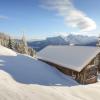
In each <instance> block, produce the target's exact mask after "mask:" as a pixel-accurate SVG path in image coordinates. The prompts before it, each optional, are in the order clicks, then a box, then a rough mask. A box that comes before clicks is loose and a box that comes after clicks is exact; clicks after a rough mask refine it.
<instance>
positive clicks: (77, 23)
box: [42, 0, 96, 32]
mask: <svg viewBox="0 0 100 100" xmlns="http://www.w3.org/2000/svg"><path fill="white" fill-rule="evenodd" d="M42 1H43V4H42V7H43V8H46V9H50V10H55V11H56V12H57V13H58V14H59V15H60V16H62V17H63V18H64V20H65V23H66V24H67V25H69V26H71V27H74V28H79V29H80V30H81V31H83V32H87V31H92V30H95V29H96V23H95V21H93V20H92V19H91V18H89V17H88V16H87V15H86V14H85V13H83V12H82V11H80V10H78V9H76V8H75V7H74V5H73V4H72V2H71V0H42Z"/></svg>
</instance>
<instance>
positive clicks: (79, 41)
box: [28, 34, 98, 51]
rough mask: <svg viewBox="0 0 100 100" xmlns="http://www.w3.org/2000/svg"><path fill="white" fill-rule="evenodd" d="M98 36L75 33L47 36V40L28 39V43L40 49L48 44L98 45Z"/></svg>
mask: <svg viewBox="0 0 100 100" xmlns="http://www.w3.org/2000/svg"><path fill="white" fill-rule="evenodd" d="M97 39H98V38H97V37H95V36H83V35H73V34H70V35H68V36H56V37H47V38H46V39H45V40H37V41H28V45H29V46H30V47H32V48H34V49H35V50H37V51H39V50H41V49H42V48H44V47H46V46H48V45H69V44H75V45H80V46H96V43H97Z"/></svg>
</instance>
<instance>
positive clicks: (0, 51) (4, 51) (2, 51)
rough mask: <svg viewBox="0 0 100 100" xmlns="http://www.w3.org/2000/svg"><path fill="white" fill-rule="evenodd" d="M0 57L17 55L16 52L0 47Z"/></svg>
mask: <svg viewBox="0 0 100 100" xmlns="http://www.w3.org/2000/svg"><path fill="white" fill-rule="evenodd" d="M0 55H3V56H7V55H9V56H16V55H17V54H16V52H14V51H12V50H10V49H8V48H6V47H3V46H1V45H0Z"/></svg>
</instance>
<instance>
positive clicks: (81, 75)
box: [39, 59, 97, 84]
mask: <svg viewBox="0 0 100 100" xmlns="http://www.w3.org/2000/svg"><path fill="white" fill-rule="evenodd" d="M39 60H41V59H39ZM41 61H43V62H45V63H47V64H49V65H52V66H53V67H55V68H57V69H58V70H59V71H61V72H62V73H64V74H66V75H69V76H72V77H73V79H75V80H76V81H77V82H79V83H81V84H91V83H95V82H97V73H96V74H95V76H94V77H92V78H91V77H90V78H88V77H89V75H91V74H90V72H89V71H91V70H89V69H88V66H89V65H93V64H94V59H93V60H92V61H91V62H90V63H89V64H88V65H87V66H86V67H84V69H83V70H82V71H81V72H77V71H74V70H72V69H69V68H65V67H63V66H60V65H57V64H54V63H52V62H48V61H45V60H41ZM87 76H88V77H87Z"/></svg>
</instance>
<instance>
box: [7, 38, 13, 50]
mask: <svg viewBox="0 0 100 100" xmlns="http://www.w3.org/2000/svg"><path fill="white" fill-rule="evenodd" d="M8 48H10V49H13V43H12V39H11V37H9V41H8Z"/></svg>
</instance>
